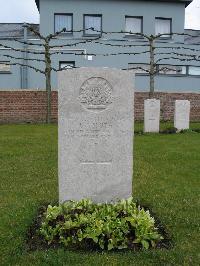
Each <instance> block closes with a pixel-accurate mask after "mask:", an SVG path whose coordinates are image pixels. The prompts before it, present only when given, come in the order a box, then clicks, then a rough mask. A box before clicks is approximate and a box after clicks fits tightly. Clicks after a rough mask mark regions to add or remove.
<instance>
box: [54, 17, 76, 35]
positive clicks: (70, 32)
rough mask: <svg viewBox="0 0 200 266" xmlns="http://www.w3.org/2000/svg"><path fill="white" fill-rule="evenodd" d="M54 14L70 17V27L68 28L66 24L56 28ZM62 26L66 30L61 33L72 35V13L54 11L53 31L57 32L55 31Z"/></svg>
mask: <svg viewBox="0 0 200 266" xmlns="http://www.w3.org/2000/svg"><path fill="white" fill-rule="evenodd" d="M56 16H66V17H69V18H70V19H71V27H70V29H68V27H67V25H66V26H64V27H62V28H60V29H57V28H56ZM63 28H66V30H67V32H63V33H62V34H66V35H67V34H68V35H72V34H73V14H72V13H55V14H54V32H57V31H61V30H62V29H63Z"/></svg>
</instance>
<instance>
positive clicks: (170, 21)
mask: <svg viewBox="0 0 200 266" xmlns="http://www.w3.org/2000/svg"><path fill="white" fill-rule="evenodd" d="M158 21H168V22H169V30H168V32H164V31H163V32H158V30H157V23H158ZM171 33H172V18H162V17H156V18H155V35H159V34H164V35H162V36H160V37H159V38H164V39H171Z"/></svg>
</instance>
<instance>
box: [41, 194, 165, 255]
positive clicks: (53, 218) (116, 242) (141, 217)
mask: <svg viewBox="0 0 200 266" xmlns="http://www.w3.org/2000/svg"><path fill="white" fill-rule="evenodd" d="M40 233H41V235H42V236H43V237H44V238H45V240H46V241H48V244H52V243H61V244H63V245H64V246H66V247H68V246H72V245H79V244H80V243H81V244H83V245H84V243H85V244H87V243H89V242H91V241H92V244H93V246H96V247H99V248H101V249H105V250H111V249H125V248H133V247H135V246H139V247H140V246H141V247H143V248H145V249H148V248H149V247H155V246H156V244H157V243H158V242H159V241H160V240H161V239H162V236H161V235H160V234H159V233H158V232H157V229H156V228H155V221H154V218H152V217H151V216H150V214H149V212H148V211H145V210H144V209H143V208H140V207H137V206H136V204H135V203H134V202H133V200H132V198H130V199H127V200H121V201H119V202H117V203H113V204H111V203H110V204H108V203H98V204H95V203H92V202H91V201H90V200H87V199H83V200H81V201H79V202H75V201H68V202H66V203H65V204H63V205H60V206H54V207H52V206H50V205H49V206H48V208H47V211H46V213H45V217H44V220H43V222H42V225H41V229H40Z"/></svg>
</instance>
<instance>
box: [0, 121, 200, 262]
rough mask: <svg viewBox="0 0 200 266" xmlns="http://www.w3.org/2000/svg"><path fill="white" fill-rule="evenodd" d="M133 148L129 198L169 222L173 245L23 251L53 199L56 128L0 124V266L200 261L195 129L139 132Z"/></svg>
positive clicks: (199, 150) (199, 151)
mask: <svg viewBox="0 0 200 266" xmlns="http://www.w3.org/2000/svg"><path fill="white" fill-rule="evenodd" d="M136 127H137V128H141V125H139V124H137V125H136ZM192 127H194V128H197V127H199V128H200V123H196V124H194V125H192ZM134 145H135V146H134V156H135V160H134V182H133V195H134V197H135V199H138V200H139V201H140V202H141V203H142V204H144V205H147V206H149V207H150V208H151V209H152V210H153V212H155V213H156V214H157V216H158V217H159V218H160V220H161V221H162V223H163V224H165V225H166V228H167V230H168V231H169V232H170V234H171V236H172V239H173V243H174V247H173V248H172V249H170V250H164V249H163V250H150V251H140V252H137V253H134V252H127V251H121V252H116V253H115V252H103V253H101V252H93V253H92V252H77V251H76V252H75V251H66V250H64V249H58V250H53V249H52V250H47V251H43V250H38V251H34V252H28V251H27V250H26V247H25V245H24V238H25V234H26V231H27V228H28V227H29V226H30V224H31V223H32V220H33V218H34V217H35V215H36V212H37V209H38V207H39V206H41V205H42V204H44V203H48V202H55V201H57V197H58V196H57V195H58V191H57V187H58V184H57V126H56V125H50V126H47V125H2V126H0V151H1V152H0V178H1V183H0V184H1V185H0V186H1V187H0V221H1V222H0V265H42V266H43V265H70V266H71V265H95V266H97V265H119V266H121V265H137V266H139V265H192V266H193V265H199V264H200V252H199V250H200V241H199V233H200V232H199V225H200V202H199V194H200V190H199V187H200V134H199V133H185V134H172V135H163V134H160V135H154V134H148V135H142V136H140V135H137V136H135V144H134Z"/></svg>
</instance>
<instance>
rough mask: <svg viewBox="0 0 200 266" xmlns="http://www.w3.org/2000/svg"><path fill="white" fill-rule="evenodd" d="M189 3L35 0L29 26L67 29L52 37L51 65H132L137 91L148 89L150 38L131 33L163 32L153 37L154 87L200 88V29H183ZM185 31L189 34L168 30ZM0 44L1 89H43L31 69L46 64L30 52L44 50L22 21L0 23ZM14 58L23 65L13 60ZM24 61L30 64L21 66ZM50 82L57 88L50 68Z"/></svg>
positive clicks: (42, 82) (171, 89) (165, 89)
mask: <svg viewBox="0 0 200 266" xmlns="http://www.w3.org/2000/svg"><path fill="white" fill-rule="evenodd" d="M190 2H191V1H186V0H168V1H167V0H166V1H162V0H160V1H147V0H146V1H145V0H144V1H134V0H132V1H131V0H130V1H128V0H125V1H114V0H109V1H104V0H103V1H100V0H37V1H36V4H37V7H38V9H39V12H40V25H33V26H34V27H35V29H38V30H39V31H40V33H41V34H42V35H44V36H46V35H48V34H51V33H54V32H56V31H59V30H61V29H63V28H66V30H67V32H65V33H63V34H61V35H59V37H58V38H57V39H55V40H53V41H52V46H54V47H53V48H52V50H51V52H52V53H53V54H54V55H52V67H53V68H54V69H57V70H59V69H62V68H70V67H86V66H87V67H90V66H91V67H95V66H97V67H112V68H120V69H131V70H130V71H132V72H137V74H136V90H137V91H149V75H148V73H147V72H146V71H145V70H148V69H149V43H148V42H147V41H146V39H145V38H143V37H142V36H139V35H138V34H134V33H141V34H146V35H148V36H150V35H157V34H160V33H161V34H164V35H162V36H160V38H158V39H157V40H156V41H155V47H156V49H155V63H157V64H156V69H157V70H158V73H157V74H156V76H155V91H160V92H194V93H199V92H200V59H199V58H198V53H199V51H200V32H199V31H192V30H185V31H184V21H185V7H186V6H187V5H188V4H190ZM121 31H122V33H120V32H121ZM108 32H109V33H108ZM184 32H185V33H187V34H189V35H188V36H183V35H177V34H176V35H175V34H174V35H172V33H179V34H182V33H184ZM193 36H194V37H193ZM14 39H17V40H21V42H19V41H16V40H14ZM88 40H91V41H88ZM87 41H88V42H87ZM26 42H28V43H29V45H27V44H26ZM84 42H85V43H84ZM76 43H77V45H74V44H76ZM0 44H2V45H3V46H0V90H5V89H7V90H12V89H37V88H38V89H44V88H45V77H44V75H42V74H40V73H37V72H35V70H34V69H31V67H33V68H39V69H42V70H44V67H45V66H44V63H42V62H39V61H38V60H37V59H44V56H43V55H42V54H32V53H31V52H36V53H37V52H42V51H43V48H42V46H40V44H41V40H39V39H38V38H37V37H36V36H34V35H33V34H32V33H31V32H30V31H28V30H27V28H26V27H23V24H0ZM56 46H62V47H56ZM129 46H130V47H129ZM10 47H13V48H14V49H15V51H13V49H10ZM21 50H23V52H21ZM178 54H179V55H178ZM189 55H197V56H195V57H191V56H189ZM13 57H14V58H13ZM16 58H18V59H16ZM32 59H33V60H32ZM35 59H36V60H35ZM188 59H189V60H188ZM16 62H17V63H19V64H21V65H14V64H15V63H16ZM27 62H28V65H29V67H26V66H25V65H26V63H27ZM9 64H11V65H9ZM69 71H70V70H69ZM52 87H53V88H54V89H57V72H53V73H52Z"/></svg>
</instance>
